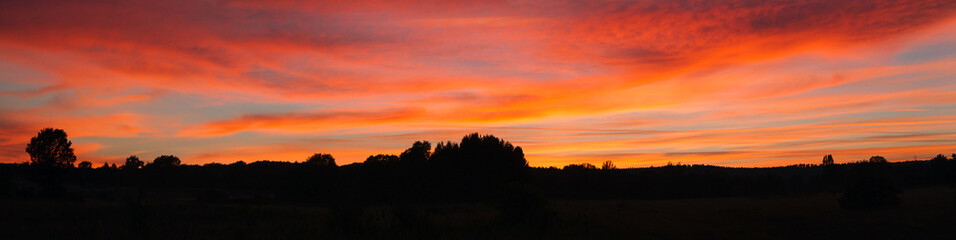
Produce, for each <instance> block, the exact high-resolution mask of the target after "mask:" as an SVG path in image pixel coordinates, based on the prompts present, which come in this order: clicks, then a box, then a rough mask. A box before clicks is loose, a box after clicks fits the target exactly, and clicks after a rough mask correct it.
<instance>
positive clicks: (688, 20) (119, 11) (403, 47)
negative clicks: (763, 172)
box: [0, 0, 956, 166]
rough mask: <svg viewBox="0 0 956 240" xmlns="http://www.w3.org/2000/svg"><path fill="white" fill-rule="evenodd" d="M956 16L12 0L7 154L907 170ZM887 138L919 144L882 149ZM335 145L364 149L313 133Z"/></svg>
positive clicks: (944, 93)
mask: <svg viewBox="0 0 956 240" xmlns="http://www.w3.org/2000/svg"><path fill="white" fill-rule="evenodd" d="M954 16H956V3H953V2H952V1H935V0H877V1H865V2H860V1H843V0H838V1H822V0H821V1H816V0H814V1H751V0H735V1H721V2H707V1H635V2H620V1H593V2H581V1H520V2H515V1H466V2H460V1H459V2H454V3H450V2H446V1H352V2H347V3H346V2H334V1H328V2H323V1H317V2H301V1H205V0H203V1H162V2H156V1H138V0H134V1H110V0H104V1H94V2H71V1H61V0H43V1H19V0H13V1H4V2H2V3H0V70H3V73H2V74H0V102H2V103H3V104H2V106H0V136H5V137H4V138H2V139H0V161H2V162H18V161H24V159H25V156H26V155H25V153H23V151H22V149H19V148H20V147H16V146H18V145H23V144H25V141H27V140H28V139H29V137H30V135H31V134H34V132H35V131H37V130H39V129H40V128H42V127H48V126H52V127H59V128H64V129H66V130H67V132H69V133H70V135H71V137H73V136H75V137H78V138H80V139H85V140H89V141H91V142H83V143H82V144H80V146H96V147H84V149H83V151H79V152H80V153H82V155H84V156H80V157H81V158H83V157H88V158H90V159H96V160H97V161H108V159H113V158H116V159H120V158H122V157H124V156H123V155H128V154H132V153H134V152H144V153H149V154H153V153H160V152H164V153H168V152H170V151H178V152H182V154H184V156H183V159H184V161H186V162H187V163H189V162H191V161H193V163H198V162H206V161H220V162H230V161H234V158H241V159H249V158H253V156H254V158H275V159H278V160H295V159H298V158H294V157H292V156H293V155H295V154H302V153H307V152H310V151H309V149H311V148H315V149H325V150H327V151H333V153H335V152H334V151H335V149H340V150H341V151H342V152H341V154H344V155H347V156H350V158H353V159H348V160H345V162H350V161H360V160H362V156H361V155H363V154H364V153H360V152H362V151H363V149H364V151H367V154H378V153H382V152H379V151H391V152H392V153H394V152H399V151H401V149H402V148H404V147H407V146H405V145H406V144H407V143H410V142H413V141H415V140H420V139H430V140H433V141H437V140H456V139H457V138H459V137H460V135H462V134H464V133H467V132H470V131H475V130H480V131H483V132H487V133H492V134H496V135H499V136H501V137H503V138H505V139H509V140H512V141H514V142H515V143H517V144H518V145H521V146H526V147H525V151H526V152H527V153H528V154H529V161H530V162H531V163H532V164H533V165H540V166H545V165H564V164H567V163H571V162H582V161H591V162H594V161H600V160H601V159H614V160H617V161H620V163H619V164H618V165H620V166H645V165H649V164H659V163H660V162H666V161H673V162H677V161H684V162H694V163H714V164H724V165H734V166H745V165H755V166H757V165H760V166H763V165H774V164H789V163H794V162H799V161H803V159H802V157H809V156H814V157H812V158H809V160H813V161H815V160H816V159H817V158H818V157H815V155H822V154H826V153H829V152H831V151H832V152H839V154H847V156H850V155H852V154H857V153H859V154H863V153H860V152H862V151H864V150H874V151H877V150H879V151H888V152H892V153H893V154H897V155H898V156H895V157H896V159H903V156H904V155H906V154H929V153H923V152H919V153H917V152H913V153H905V152H906V151H909V150H912V151H917V150H932V151H946V149H947V148H946V145H945V144H952V143H951V142H946V141H941V140H940V139H939V138H938V137H939V136H948V135H946V134H949V133H951V132H952V131H950V130H951V129H953V126H952V125H951V124H947V123H946V122H945V121H951V120H953V119H952V118H951V116H953V115H956V99H954V98H953V96H956V94H954V93H956V86H954V84H953V81H952V79H954V76H956V72H954V70H953V69H954V68H953V67H952V66H953V64H954V63H956V50H953V49H952V48H951V47H950V48H946V47H945V46H952V45H953V44H956V35H954V32H956V17H954ZM941 46H942V47H941ZM930 53H931V54H930ZM899 56H905V58H902V57H899ZM934 131H935V132H936V135H934V133H933V132H934ZM886 132H893V133H894V134H902V135H905V136H911V137H905V138H900V137H894V138H889V139H892V140H883V141H876V140H873V139H870V138H868V137H876V136H885V135H881V134H885V133H886ZM244 134H261V136H267V137H268V138H269V139H270V140H268V141H266V142H259V141H255V140H248V139H244V137H243V136H244ZM939 134H942V135H939ZM261 136H260V137H261ZM333 136H334V137H335V138H337V139H348V140H349V141H345V142H351V143H350V144H345V143H334V144H333V143H329V142H323V143H314V145H310V143H308V142H300V141H299V140H301V139H310V138H311V139H318V138H328V137H333ZM894 136H895V135H894ZM112 138H127V139H130V140H132V139H139V140H143V139H149V138H156V139H164V140H163V141H162V142H163V143H157V142H149V141H144V142H149V144H147V145H145V146H141V147H132V146H128V145H124V144H120V143H117V142H112V141H107V140H104V139H112ZM297 139H298V140H297ZM363 139H364V140H363ZM371 139H387V140H388V141H389V142H388V143H375V144H371V143H368V141H370V140H371ZM177 141H179V142H190V143H192V145H202V146H204V147H205V148H207V149H194V148H190V147H189V146H188V144H177V143H176V142H177ZM194 141H200V142H202V143H204V144H199V143H198V142H194ZM213 141H226V142H230V143H233V144H232V146H224V145H217V144H214V143H213ZM937 143H939V144H937ZM144 144H145V143H144ZM150 144H151V145H150ZM255 144H260V145H262V146H263V147H259V148H257V147H255V146H254V145H255ZM363 144H366V145H374V146H365V145H363ZM797 146H803V147H804V148H797ZM333 147H334V148H333ZM330 148H333V149H330ZM775 148H776V149H775ZM854 149H856V150H854ZM123 150H128V153H123ZM220 151H231V153H229V154H225V153H217V152H220ZM814 151H817V152H814ZM949 151H956V150H949ZM270 152H275V153H274V154H272V155H270V154H271V153H270ZM872 154H881V153H879V152H874V153H872ZM887 154H889V153H887ZM270 156H272V157H270ZM834 156H838V157H839V156H842V155H838V154H834ZM853 156H854V157H856V156H855V155H853ZM190 157H194V159H195V160H190Z"/></svg>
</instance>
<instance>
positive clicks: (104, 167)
mask: <svg viewBox="0 0 956 240" xmlns="http://www.w3.org/2000/svg"><path fill="white" fill-rule="evenodd" d="M109 168H110V164H109V163H103V166H100V168H97V169H109Z"/></svg>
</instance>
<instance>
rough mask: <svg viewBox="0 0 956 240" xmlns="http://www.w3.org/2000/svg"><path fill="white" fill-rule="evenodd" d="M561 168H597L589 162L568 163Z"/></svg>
mask: <svg viewBox="0 0 956 240" xmlns="http://www.w3.org/2000/svg"><path fill="white" fill-rule="evenodd" d="M562 169H563V170H584V169H597V167H595V166H594V164H590V163H581V164H568V165H567V166H564V168H562Z"/></svg>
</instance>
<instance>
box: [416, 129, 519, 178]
mask: <svg viewBox="0 0 956 240" xmlns="http://www.w3.org/2000/svg"><path fill="white" fill-rule="evenodd" d="M429 161H430V162H431V163H433V164H432V165H433V166H436V167H439V168H440V169H447V170H451V171H456V172H460V173H474V174H479V175H480V174H491V175H495V176H501V177H514V176H518V175H521V174H524V171H525V168H527V167H528V162H527V160H525V158H524V151H522V150H521V147H515V146H513V145H511V143H509V142H506V141H503V140H501V139H498V138H497V137H495V136H492V135H484V136H481V135H478V133H472V134H469V135H466V136H465V137H464V138H462V139H461V143H459V144H455V143H451V142H448V143H444V144H443V143H439V145H438V146H437V147H436V148H435V152H434V153H432V157H431V158H430V159H429Z"/></svg>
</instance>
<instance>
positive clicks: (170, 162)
mask: <svg viewBox="0 0 956 240" xmlns="http://www.w3.org/2000/svg"><path fill="white" fill-rule="evenodd" d="M179 164H180V162H179V157H176V156H173V155H162V156H159V157H156V159H154V160H153V162H151V163H149V164H146V167H147V168H170V167H176V166H179ZM114 167H115V166H114Z"/></svg>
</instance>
